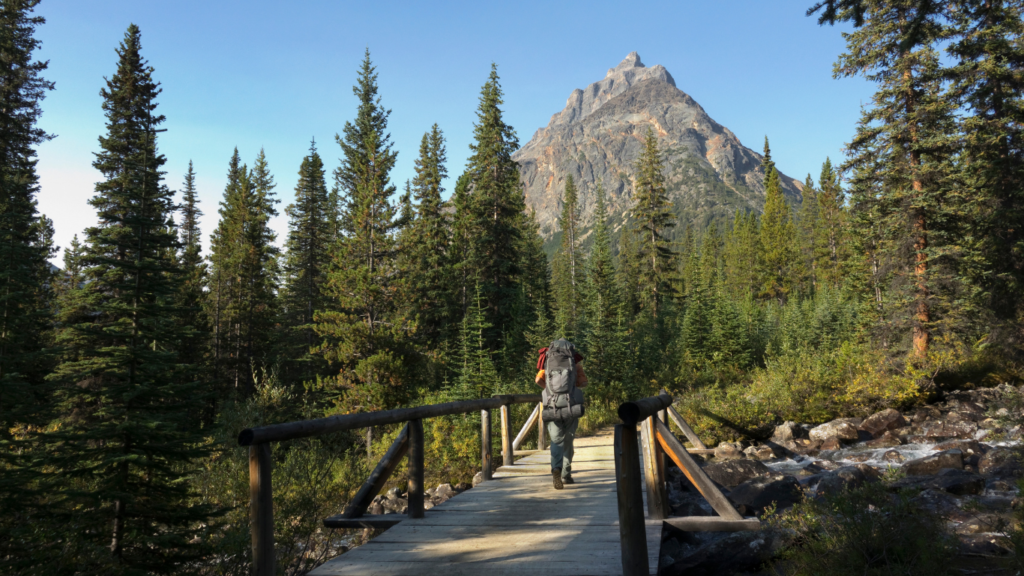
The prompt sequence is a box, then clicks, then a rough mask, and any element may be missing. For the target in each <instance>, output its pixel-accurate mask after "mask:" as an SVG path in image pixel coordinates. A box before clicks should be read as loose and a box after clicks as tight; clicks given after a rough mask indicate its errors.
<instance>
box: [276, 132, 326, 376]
mask: <svg viewBox="0 0 1024 576" xmlns="http://www.w3.org/2000/svg"><path fill="white" fill-rule="evenodd" d="M285 213H286V214H287V215H288V239H287V241H286V242H285V250H286V251H287V255H286V257H285V262H284V266H283V267H282V270H283V272H284V286H283V290H282V298H281V312H282V318H281V324H282V326H283V328H284V331H285V334H284V335H283V345H284V346H283V357H284V358H285V361H286V365H285V375H284V376H285V380H286V381H288V382H291V383H299V382H304V381H307V380H310V379H312V378H315V377H316V376H317V375H318V374H320V373H321V372H322V370H323V366H321V365H320V364H321V362H320V360H321V359H320V357H319V356H314V355H312V354H311V353H310V351H311V350H312V349H313V347H314V346H315V345H316V343H317V340H316V333H315V332H314V330H313V314H314V312H316V311H317V310H322V309H323V308H324V305H325V298H324V295H323V293H324V283H325V282H326V280H327V267H328V264H329V263H330V257H331V249H332V247H333V245H334V240H333V237H332V236H333V232H332V225H331V222H330V214H331V207H330V195H329V194H328V192H327V184H326V182H325V180H324V163H323V160H321V158H320V154H319V153H317V151H316V142H315V141H313V142H311V143H310V145H309V154H307V155H306V156H305V157H304V158H303V159H302V164H301V165H300V166H299V181H298V183H297V184H296V185H295V202H294V203H292V204H291V205H289V206H288V207H287V208H286V209H285Z"/></svg>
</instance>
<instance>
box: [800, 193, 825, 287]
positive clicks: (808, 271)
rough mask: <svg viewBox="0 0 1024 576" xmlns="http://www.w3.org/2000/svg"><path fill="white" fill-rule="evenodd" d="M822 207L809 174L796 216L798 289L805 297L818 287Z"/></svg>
mask: <svg viewBox="0 0 1024 576" xmlns="http://www.w3.org/2000/svg"><path fill="white" fill-rule="evenodd" d="M819 219H820V206H819V201H818V192H817V191H816V190H815V189H814V180H813V179H812V178H811V175H810V174H808V175H807V178H806V179H805V180H804V189H803V191H802V192H801V198H800V210H799V211H798V212H797V215H796V237H797V240H796V243H797V251H798V252H799V261H798V263H797V266H796V288H797V291H798V292H800V293H801V294H803V295H805V296H811V295H813V294H814V291H815V290H816V289H817V287H818V282H819V280H818V269H817V264H818V261H817V254H818V239H819V237H820V234H819V231H818V229H819V227H820V224H819V222H818V221H819Z"/></svg>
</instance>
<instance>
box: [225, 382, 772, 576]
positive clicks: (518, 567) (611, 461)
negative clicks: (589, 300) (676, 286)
mask: <svg viewBox="0 0 1024 576" xmlns="http://www.w3.org/2000/svg"><path fill="white" fill-rule="evenodd" d="M539 399H540V398H539V396H538V395H507V396H495V397H494V398H487V399H482V400H471V401H466V402H451V403H448V404H436V405H430V406H420V407H415V408H404V409H399V410H390V411H386V412H372V413H364V414H352V415H345V416H335V417H331V418H321V419H318V420H307V421H302V422H291V423H287V424H277V425H272V426H264V427H260V428H253V429H247V430H244V431H242V433H241V434H240V435H239V443H240V444H242V445H248V446H250V451H249V453H250V467H249V469H250V520H251V526H252V547H253V569H252V574H253V575H254V576H270V575H273V574H274V573H275V570H276V568H275V563H276V562H275V553H274V534H273V501H272V488H271V485H270V472H271V451H270V443H272V442H275V441H281V440H287V439H292V438H299V437H305V436H313V435H318V434H324V433H329V432H335V431H338V430H347V429H356V428H365V427H367V426H375V425H382V424H394V423H401V422H407V424H406V426H405V428H404V429H403V430H402V432H401V433H400V434H399V436H398V437H397V438H396V440H395V442H394V443H393V444H392V446H391V448H390V449H389V450H388V451H387V453H386V454H385V455H384V457H383V458H382V459H381V461H380V463H379V464H378V465H377V467H376V469H375V470H374V471H373V473H371V475H370V478H369V479H368V480H367V481H366V483H365V484H364V485H363V487H362V489H361V490H360V491H359V493H358V494H357V495H356V496H355V498H353V501H352V502H351V503H350V504H349V506H348V507H347V508H346V509H345V510H344V511H343V512H342V514H339V515H337V516H332V517H330V518H327V519H326V520H325V521H324V524H325V526H327V527H330V528H358V527H363V528H376V529H386V531H385V532H384V533H383V534H381V535H379V536H377V537H376V538H374V539H373V540H371V541H370V542H369V543H367V544H364V545H363V546H360V547H358V548H356V549H354V550H351V551H349V552H346V553H345V554H343V555H341V556H339V557H337V558H335V559H333V560H330V561H328V562H327V563H326V564H324V565H322V566H320V567H319V568H317V569H316V570H314V571H313V572H311V574H313V575H316V576H325V575H349V574H352V575H355V574H359V575H406V574H408V575H411V574H436V575H438V576H461V575H469V574H473V575H474V576H476V575H477V574H488V575H489V576H491V575H495V576H500V575H512V574H530V575H536V576H545V575H548V574H550V575H552V576H556V575H557V576H572V575H604V574H608V575H611V574H627V575H630V576H633V575H644V576H646V575H648V574H654V573H656V572H657V567H658V556H659V551H660V544H661V534H662V527H663V524H664V523H669V524H672V525H673V526H676V527H678V528H681V529H683V530H690V531H700V530H716V531H721V530H729V531H734V530H756V529H758V528H759V523H758V521H757V520H756V519H744V518H743V517H742V516H740V514H739V513H738V512H736V510H735V508H733V507H732V505H731V504H730V503H729V502H728V500H726V498H725V496H723V495H722V493H721V492H720V491H719V490H718V488H716V487H715V485H714V484H713V483H712V482H711V480H710V479H709V478H708V477H707V476H706V475H705V474H704V472H703V471H701V469H700V467H699V466H698V465H697V464H696V463H695V462H694V461H693V459H692V458H691V457H690V455H689V452H688V450H687V449H686V448H684V447H683V445H682V444H681V443H680V442H679V440H678V439H677V438H676V437H675V436H674V435H673V434H672V432H671V431H670V430H669V428H668V420H669V417H671V419H672V422H674V423H675V424H676V425H677V426H678V427H679V429H680V430H681V431H682V432H683V433H684V434H685V435H686V436H687V438H688V439H689V440H690V442H691V444H692V445H693V447H694V448H692V449H690V451H698V452H707V451H708V450H707V448H706V447H705V446H704V444H703V443H701V441H700V439H699V438H698V437H697V436H696V435H695V434H694V433H693V431H692V430H691V429H690V427H689V426H688V425H687V424H686V422H685V421H684V420H683V419H682V418H681V417H680V416H679V414H678V413H676V412H675V410H673V409H672V408H671V403H672V399H671V397H669V396H668V395H667V394H664V393H662V395H659V396H655V397H651V398H645V399H642V400H638V401H636V402H627V403H625V404H623V405H622V406H620V407H619V416H620V418H622V421H623V423H622V424H620V425H617V426H615V428H614V430H605V431H603V432H602V433H599V434H597V435H596V436H592V437H585V438H577V439H576V444H575V446H576V450H575V455H574V457H573V478H574V479H575V481H576V482H575V484H572V485H567V486H566V487H565V489H564V490H560V491H556V490H554V488H553V487H552V486H551V465H550V456H549V453H548V452H547V451H543V450H536V451H532V453H530V454H529V455H527V456H526V457H525V458H522V459H520V460H518V461H515V462H513V460H514V458H513V455H514V454H515V451H516V448H518V447H519V445H520V443H521V442H522V440H523V438H524V437H525V436H526V434H527V432H528V431H529V430H530V429H531V428H532V426H533V425H534V424H536V425H537V426H538V439H539V442H538V444H539V447H541V448H542V447H543V445H544V434H543V430H544V427H543V423H542V422H540V420H541V419H540V405H539V404H538V405H537V406H536V407H535V408H534V410H533V412H532V413H531V415H530V417H529V418H528V419H527V422H526V423H525V425H524V426H523V428H522V430H521V431H520V432H519V434H518V435H517V436H516V437H515V438H513V437H512V434H511V433H512V430H513V428H512V425H511V424H512V422H511V418H510V410H509V407H510V406H511V405H513V404H519V403H537V402H538V401H539ZM493 409H498V410H500V413H501V443H502V457H503V466H501V467H500V468H498V469H497V471H495V472H494V473H493V474H491V473H490V468H491V466H490V463H491V429H490V428H491V426H490V420H491V418H490V412H491V410H493ZM476 410H480V411H481V422H482V426H481V460H482V470H483V475H484V478H485V480H486V481H485V482H483V483H481V484H480V485H479V486H477V487H476V488H473V489H472V490H469V491H467V492H464V493H463V494H461V495H459V496H458V497H457V498H454V499H451V500H449V501H447V502H445V503H443V504H441V505H439V506H435V507H433V508H432V509H430V510H429V511H425V510H424V506H423V498H424V496H423V494H424V492H423V464H424V463H423V428H422V418H426V417H436V416H442V415H448V414H459V413H466V412H471V411H476ZM638 427H639V435H638V433H637V429H638ZM406 456H408V458H409V481H408V501H409V509H408V515H407V516H403V515H399V514H387V515H377V516H373V515H366V510H367V508H368V506H369V505H370V503H371V502H372V500H373V498H374V496H376V495H377V494H378V493H379V492H380V491H381V490H382V489H383V487H384V484H385V483H386V482H387V480H388V478H389V477H390V475H391V474H392V472H393V471H394V470H395V468H396V467H397V465H398V463H399V462H400V461H401V459H402V458H403V457H406ZM666 456H667V457H669V458H671V459H672V460H673V461H674V462H675V463H676V465H677V466H679V468H680V469H681V470H682V471H683V473H684V474H685V475H686V477H687V478H688V479H689V480H690V482H691V483H692V484H693V485H694V486H695V487H696V488H697V489H698V490H699V491H700V492H701V494H703V495H704V496H705V498H707V499H708V501H709V503H710V504H711V505H712V507H713V508H714V509H715V511H716V512H718V513H719V516H698V517H685V518H668V517H667V511H668V504H667V499H666V496H665V472H664V467H665V462H664V460H665V457H666ZM641 462H642V466H641Z"/></svg>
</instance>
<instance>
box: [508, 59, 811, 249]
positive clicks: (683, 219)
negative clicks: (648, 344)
mask: <svg viewBox="0 0 1024 576" xmlns="http://www.w3.org/2000/svg"><path fill="white" fill-rule="evenodd" d="M648 128H651V129H652V130H654V134H655V136H656V137H657V138H658V144H659V147H660V150H661V152H662V159H663V161H664V164H665V168H666V181H667V184H668V193H669V197H670V199H671V200H672V202H673V204H674V210H675V213H676V214H677V216H678V217H679V226H678V227H677V228H676V230H675V232H674V234H675V235H676V236H679V235H681V234H682V233H683V231H684V230H685V228H686V226H694V227H695V228H697V229H702V228H704V227H706V226H707V225H708V224H709V223H710V222H712V221H716V220H717V221H719V222H720V223H721V222H723V221H724V220H726V219H731V218H732V216H733V214H735V212H736V210H745V211H756V212H760V211H761V210H762V208H763V206H764V185H763V180H764V173H763V171H762V169H761V159H762V156H761V155H760V154H758V153H756V152H754V151H753V150H751V149H749V148H747V147H745V146H743V144H741V143H740V141H739V139H738V138H737V137H736V135H735V134H733V133H732V132H731V131H730V130H729V129H728V128H726V127H724V126H722V125H721V124H719V123H717V122H715V121H714V120H712V119H711V117H710V116H708V114H707V112H705V111H704V109H703V108H701V106H700V104H698V103H697V102H696V101H694V99H693V98H691V97H690V96H689V95H687V94H686V93H685V92H683V91H682V90H680V89H679V88H677V87H676V83H675V80H674V79H673V78H672V75H671V74H669V72H668V70H666V69H665V68H664V67H663V66H661V65H657V66H652V67H650V68H648V67H646V66H644V64H643V63H642V62H641V61H640V56H639V55H637V53H636V52H632V53H630V54H629V55H628V56H626V59H625V60H623V61H622V62H620V63H619V65H618V66H616V67H615V68H612V69H610V70H608V73H607V74H606V75H605V77H604V79H603V80H601V81H599V82H595V83H593V84H591V85H589V86H587V88H586V89H585V90H579V89H576V90H574V91H573V92H572V94H571V95H570V96H569V100H568V101H567V102H566V106H565V109H564V110H562V111H561V112H559V113H557V114H555V115H554V116H552V117H551V121H550V122H549V123H548V125H547V126H545V127H543V128H541V129H539V130H537V132H536V133H535V134H534V135H533V138H532V139H530V141H529V142H527V143H526V145H525V146H523V147H522V148H521V149H520V150H519V151H517V152H516V153H515V155H514V158H515V160H516V161H517V162H519V165H520V171H521V174H522V181H523V185H524V187H525V191H526V203H527V206H529V207H531V208H533V209H535V210H536V211H537V220H538V222H539V224H540V232H541V235H542V236H543V237H544V239H545V242H546V245H545V246H546V248H547V249H548V250H549V251H553V250H554V249H555V247H556V246H557V242H558V241H559V239H560V238H561V234H560V232H559V231H558V217H559V215H560V213H561V210H562V206H561V197H562V192H563V191H564V190H565V179H566V176H568V175H572V177H573V178H574V179H575V181H576V183H577V187H578V188H580V203H581V207H582V212H583V218H582V219H583V225H584V231H585V236H584V241H585V242H586V240H587V239H588V237H589V232H590V230H591V229H592V227H593V222H594V207H595V203H596V194H595V190H596V185H597V182H598V181H601V182H602V183H603V185H604V188H605V191H606V193H607V202H608V208H609V214H610V217H611V221H612V228H613V230H615V232H616V235H617V233H618V231H619V230H620V229H621V226H622V223H623V222H624V221H625V220H626V218H627V217H628V213H629V210H630V209H631V208H632V194H633V174H634V165H635V164H636V160H637V158H638V157H639V155H640V149H641V146H642V142H643V138H644V135H645V134H646V132H647V129H648ZM782 182H783V188H784V193H785V195H786V196H787V199H788V200H789V201H791V202H793V203H797V202H799V201H800V190H801V188H802V185H801V183H800V182H799V181H797V180H794V179H793V178H790V177H788V176H785V175H783V176H782Z"/></svg>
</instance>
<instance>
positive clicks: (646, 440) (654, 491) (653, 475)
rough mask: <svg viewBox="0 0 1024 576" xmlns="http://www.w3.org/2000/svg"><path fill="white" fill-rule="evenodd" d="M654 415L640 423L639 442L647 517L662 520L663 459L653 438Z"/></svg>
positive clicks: (665, 504)
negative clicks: (642, 462) (642, 456)
mask: <svg viewBox="0 0 1024 576" xmlns="http://www.w3.org/2000/svg"><path fill="white" fill-rule="evenodd" d="M657 418H658V415H657V414H655V415H653V416H651V417H649V418H645V419H644V420H642V421H641V422H640V441H641V444H642V445H643V451H644V452H643V455H644V480H645V482H646V484H647V517H648V518H650V519H652V520H663V519H664V518H665V511H666V510H665V509H666V508H667V506H668V497H667V495H666V494H665V457H664V455H663V452H662V450H661V445H659V444H658V439H657V437H656V436H655V433H656V432H655V426H654V422H655V420H656V419H657Z"/></svg>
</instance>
